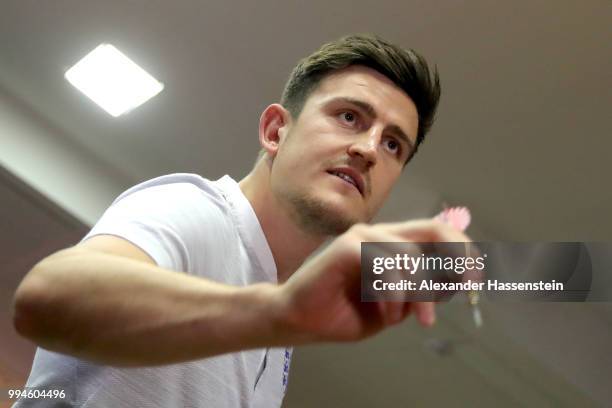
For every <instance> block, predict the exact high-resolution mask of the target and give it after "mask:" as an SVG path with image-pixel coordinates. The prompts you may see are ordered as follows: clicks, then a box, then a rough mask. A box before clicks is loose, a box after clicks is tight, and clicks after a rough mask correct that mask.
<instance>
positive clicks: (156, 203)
mask: <svg viewBox="0 0 612 408" xmlns="http://www.w3.org/2000/svg"><path fill="white" fill-rule="evenodd" d="M221 212H222V211H221V209H220V208H219V206H218V205H216V203H215V199H214V197H211V196H210V194H207V193H206V192H204V191H202V190H200V189H199V188H198V187H196V186H194V185H192V184H189V183H175V184H165V185H158V186H153V187H148V188H145V189H143V190H138V191H135V192H133V193H131V194H129V195H127V196H125V197H120V199H118V200H115V202H114V203H113V204H112V205H111V206H110V207H109V208H108V209H107V210H106V211H105V212H104V214H103V215H102V217H101V218H100V219H99V220H98V222H97V223H96V224H95V225H94V227H93V228H92V230H91V231H90V232H89V233H88V234H87V235H86V236H85V237H84V238H83V239H82V241H85V240H86V239H88V238H91V237H93V236H96V235H115V236H118V237H121V238H124V239H126V240H128V241H130V242H131V243H132V244H134V245H136V246H137V247H139V248H140V249H142V250H143V251H144V252H146V253H147V254H148V255H149V256H150V257H151V258H152V259H153V260H154V261H155V263H157V265H158V266H160V267H162V268H166V269H172V270H176V271H183V272H190V270H191V264H192V257H193V250H194V248H193V247H194V246H197V241H198V239H201V235H202V229H206V230H208V233H211V234H214V230H215V229H216V227H217V228H218V227H220V226H215V222H217V223H218V222H220V221H219V220H222V219H223V218H222V217H220V214H221ZM82 241H81V242H82Z"/></svg>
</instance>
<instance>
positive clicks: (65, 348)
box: [15, 250, 290, 365]
mask: <svg viewBox="0 0 612 408" xmlns="http://www.w3.org/2000/svg"><path fill="white" fill-rule="evenodd" d="M277 292H278V287H277V286H275V285H270V284H257V285H252V286H248V287H234V286H229V285H224V284H220V283H216V282H212V281H209V280H205V279H201V278H197V277H193V276H189V275H185V274H182V273H177V272H174V271H168V270H164V269H162V268H159V267H157V266H155V265H152V264H147V263H144V262H138V261H135V260H131V259H127V258H123V257H119V256H115V255H108V254H103V253H95V252H92V251H88V250H72V252H71V253H70V254H69V255H64V256H55V257H51V258H49V259H47V260H44V261H42V262H41V263H39V264H38V265H37V266H35V267H34V269H33V270H32V271H31V272H30V274H29V275H28V276H27V277H26V279H25V280H24V282H23V283H22V285H21V286H20V288H19V289H18V291H17V294H16V301H15V322H16V326H17V328H18V330H19V331H20V332H21V333H22V334H23V335H25V336H27V337H29V338H31V339H32V340H34V341H36V342H37V343H38V344H40V345H41V346H42V347H45V348H48V349H51V350H56V351H60V352H64V353H68V354H72V355H76V356H78V357H84V358H88V359H92V360H95V361H99V362H102V363H106V364H115V365H154V364H165V363H174V362H180V361H185V360H191V359H196V358H203V357H208V356H213V355H217V354H222V353H227V352H232V351H237V350H244V349H251V348H259V347H265V346H277V345H282V344H284V343H287V342H289V341H290V340H289V339H288V338H287V336H286V335H285V334H284V333H285V331H284V330H283V329H282V319H281V317H280V314H279V308H278V307H277V305H276V304H275V303H276V302H277V301H278V298H279V296H277Z"/></svg>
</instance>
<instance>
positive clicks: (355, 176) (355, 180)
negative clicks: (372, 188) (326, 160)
mask: <svg viewBox="0 0 612 408" xmlns="http://www.w3.org/2000/svg"><path fill="white" fill-rule="evenodd" d="M327 173H329V174H331V175H332V176H336V177H338V178H340V179H342V180H343V181H345V182H346V183H349V184H352V185H353V187H355V188H356V189H357V191H358V192H359V194H361V195H362V196H363V179H362V178H361V175H360V174H359V173H358V172H356V171H355V170H353V169H351V168H337V169H332V170H328V171H327Z"/></svg>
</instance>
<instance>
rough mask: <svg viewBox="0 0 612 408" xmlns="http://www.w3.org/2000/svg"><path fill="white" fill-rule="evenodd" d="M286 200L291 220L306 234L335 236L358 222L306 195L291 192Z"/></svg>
mask: <svg viewBox="0 0 612 408" xmlns="http://www.w3.org/2000/svg"><path fill="white" fill-rule="evenodd" d="M286 199H287V202H288V203H289V206H290V210H289V212H290V215H291V218H293V220H294V222H295V223H296V224H297V225H298V226H299V227H300V228H301V229H302V230H303V231H305V232H306V233H308V234H312V235H317V236H336V235H340V234H342V233H344V232H345V231H346V230H348V229H349V228H350V227H351V226H352V225H353V224H356V223H357V222H359V220H357V219H353V218H351V217H348V216H346V215H345V214H339V212H338V211H337V210H334V209H332V208H329V206H328V205H326V204H325V203H324V202H323V201H322V200H319V199H317V198H315V197H312V196H309V195H307V194H300V193H297V192H292V193H288V194H287V196H286Z"/></svg>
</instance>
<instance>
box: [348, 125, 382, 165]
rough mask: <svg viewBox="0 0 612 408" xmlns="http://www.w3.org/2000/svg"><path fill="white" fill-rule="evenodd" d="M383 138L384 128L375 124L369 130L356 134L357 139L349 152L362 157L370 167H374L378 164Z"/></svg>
mask: <svg viewBox="0 0 612 408" xmlns="http://www.w3.org/2000/svg"><path fill="white" fill-rule="evenodd" d="M381 138H382V130H379V129H378V128H376V127H374V126H373V127H371V128H370V129H368V131H366V132H363V133H361V134H359V135H357V136H356V139H355V140H354V141H353V143H351V145H350V146H349V149H348V154H349V155H350V156H351V157H361V158H362V159H363V160H364V161H365V162H366V165H367V167H368V168H369V167H372V166H374V165H375V164H376V160H377V157H378V145H379V144H380V140H381Z"/></svg>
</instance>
